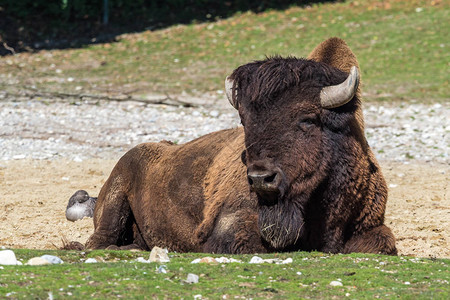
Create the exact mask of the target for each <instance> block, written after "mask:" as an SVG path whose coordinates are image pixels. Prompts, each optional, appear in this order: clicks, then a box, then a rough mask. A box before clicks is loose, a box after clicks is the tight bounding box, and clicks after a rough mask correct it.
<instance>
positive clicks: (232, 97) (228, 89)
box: [225, 76, 239, 109]
mask: <svg viewBox="0 0 450 300" xmlns="http://www.w3.org/2000/svg"><path fill="white" fill-rule="evenodd" d="M233 85H234V81H233V80H232V79H230V77H229V76H227V78H225V93H226V94H227V98H228V101H230V104H231V105H232V106H233V107H234V108H235V109H238V108H239V104H238V102H237V100H236V92H235V89H236V88H234V92H233Z"/></svg>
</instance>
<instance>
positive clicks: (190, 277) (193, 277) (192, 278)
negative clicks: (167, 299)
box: [186, 273, 199, 284]
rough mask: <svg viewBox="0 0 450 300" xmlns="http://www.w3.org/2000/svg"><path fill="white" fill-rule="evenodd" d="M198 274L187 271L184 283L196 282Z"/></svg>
mask: <svg viewBox="0 0 450 300" xmlns="http://www.w3.org/2000/svg"><path fill="white" fill-rule="evenodd" d="M198 278H199V277H198V275H195V274H192V273H189V274H188V276H187V279H186V283H189V284H192V283H198Z"/></svg>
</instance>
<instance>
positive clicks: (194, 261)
mask: <svg viewBox="0 0 450 300" xmlns="http://www.w3.org/2000/svg"><path fill="white" fill-rule="evenodd" d="M201 260H202V259H201V258H196V259H194V260H193V261H191V264H198V263H200V261H201Z"/></svg>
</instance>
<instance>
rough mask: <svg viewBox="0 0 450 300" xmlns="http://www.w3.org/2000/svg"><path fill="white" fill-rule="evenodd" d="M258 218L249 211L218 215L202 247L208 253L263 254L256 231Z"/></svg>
mask: <svg viewBox="0 0 450 300" xmlns="http://www.w3.org/2000/svg"><path fill="white" fill-rule="evenodd" d="M257 218H258V216H257V215H256V214H255V213H254V212H251V211H249V210H240V211H238V212H235V213H227V214H224V213H222V214H220V216H219V217H218V218H217V219H216V222H215V223H214V225H213V226H214V228H213V229H212V231H211V235H210V236H209V237H208V238H207V239H206V242H205V243H204V245H203V251H204V252H208V253H230V254H245V253H265V252H267V249H266V248H265V247H264V245H263V242H262V239H261V236H260V234H259V229H258V226H257V224H258V219H257Z"/></svg>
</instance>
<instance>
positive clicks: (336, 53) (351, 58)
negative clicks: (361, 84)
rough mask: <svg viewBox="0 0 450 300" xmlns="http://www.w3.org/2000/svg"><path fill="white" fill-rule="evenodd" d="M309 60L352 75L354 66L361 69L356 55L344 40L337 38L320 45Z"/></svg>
mask: <svg viewBox="0 0 450 300" xmlns="http://www.w3.org/2000/svg"><path fill="white" fill-rule="evenodd" d="M308 59H310V60H314V61H317V62H322V63H325V64H327V65H330V66H333V67H335V68H337V69H339V70H342V71H344V72H346V73H350V70H351V69H352V67H353V66H356V68H358V69H359V64H358V60H357V59H356V56H355V54H354V53H353V52H352V50H351V49H350V47H349V46H348V45H347V44H346V43H345V42H344V41H343V40H342V39H340V38H337V37H333V38H329V39H328V40H326V41H323V42H322V43H320V44H319V45H318V46H317V47H316V48H314V50H313V51H312V52H311V53H310V54H309V55H308Z"/></svg>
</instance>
